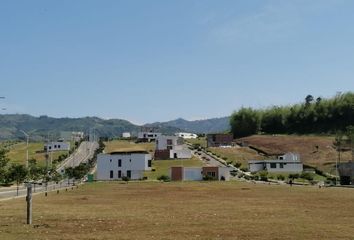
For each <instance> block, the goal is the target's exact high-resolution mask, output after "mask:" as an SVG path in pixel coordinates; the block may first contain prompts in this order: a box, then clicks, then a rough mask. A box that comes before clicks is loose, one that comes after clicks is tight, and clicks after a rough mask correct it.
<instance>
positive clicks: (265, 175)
mask: <svg viewBox="0 0 354 240" xmlns="http://www.w3.org/2000/svg"><path fill="white" fill-rule="evenodd" d="M258 176H259V178H260V180H261V181H263V182H267V181H268V172H267V171H260V172H259V173H258Z"/></svg>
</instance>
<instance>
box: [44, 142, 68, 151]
mask: <svg viewBox="0 0 354 240" xmlns="http://www.w3.org/2000/svg"><path fill="white" fill-rule="evenodd" d="M69 150H70V143H69V142H49V143H45V144H44V151H46V152H56V151H69Z"/></svg>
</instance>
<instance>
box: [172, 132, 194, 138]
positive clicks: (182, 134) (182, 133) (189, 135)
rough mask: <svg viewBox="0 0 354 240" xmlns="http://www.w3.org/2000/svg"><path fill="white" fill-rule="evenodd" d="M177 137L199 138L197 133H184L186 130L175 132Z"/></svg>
mask: <svg viewBox="0 0 354 240" xmlns="http://www.w3.org/2000/svg"><path fill="white" fill-rule="evenodd" d="M175 135H176V136H177V137H181V138H183V139H196V138H198V135H197V134H194V133H184V132H180V133H176V134H175Z"/></svg>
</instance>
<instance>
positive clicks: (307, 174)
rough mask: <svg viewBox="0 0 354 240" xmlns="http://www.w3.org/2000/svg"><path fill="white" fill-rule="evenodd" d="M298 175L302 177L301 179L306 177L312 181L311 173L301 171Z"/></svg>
mask: <svg viewBox="0 0 354 240" xmlns="http://www.w3.org/2000/svg"><path fill="white" fill-rule="evenodd" d="M300 177H301V178H303V179H306V180H308V181H312V180H313V175H312V174H311V173H306V172H305V173H302V174H301V176H300Z"/></svg>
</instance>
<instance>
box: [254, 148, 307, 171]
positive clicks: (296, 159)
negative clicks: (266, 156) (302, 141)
mask: <svg viewBox="0 0 354 240" xmlns="http://www.w3.org/2000/svg"><path fill="white" fill-rule="evenodd" d="M248 165H249V170H250V172H253V173H255V172H259V171H268V172H270V173H281V172H284V173H285V172H286V173H301V172H302V171H303V170H304V167H303V164H302V162H301V160H300V155H299V154H297V153H287V154H285V155H283V156H280V157H278V159H275V160H252V161H248Z"/></svg>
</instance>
